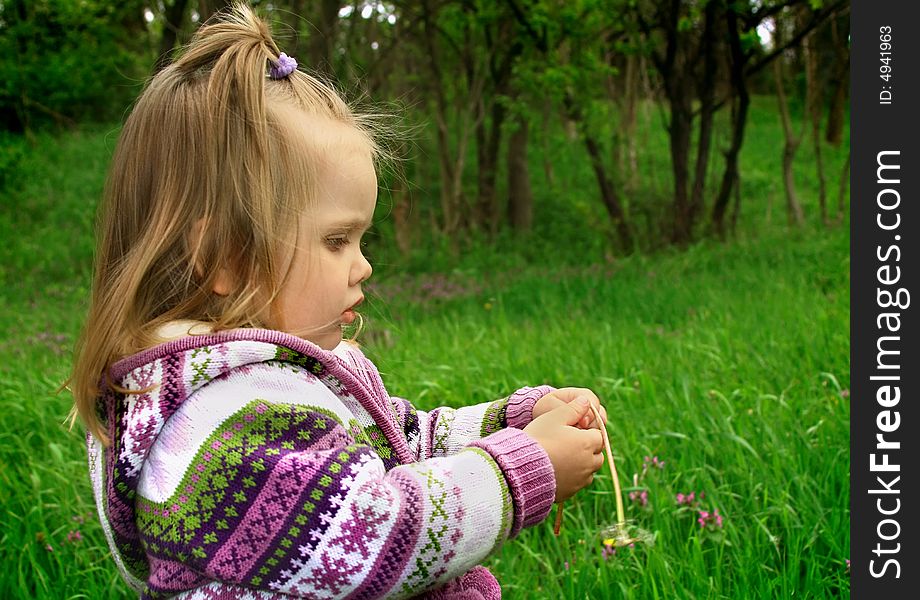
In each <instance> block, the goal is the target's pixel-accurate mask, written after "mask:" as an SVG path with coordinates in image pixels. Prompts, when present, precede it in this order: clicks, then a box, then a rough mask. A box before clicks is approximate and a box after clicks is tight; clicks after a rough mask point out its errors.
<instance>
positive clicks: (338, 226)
mask: <svg viewBox="0 0 920 600" xmlns="http://www.w3.org/2000/svg"><path fill="white" fill-rule="evenodd" d="M372 224H373V223H372V222H371V220H370V219H367V220H365V219H351V220H348V221H340V222H338V223H333V224H331V225H330V226H329V229H335V230H345V231H354V230H356V229H370V227H371V225H372Z"/></svg>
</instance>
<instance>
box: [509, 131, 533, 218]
mask: <svg viewBox="0 0 920 600" xmlns="http://www.w3.org/2000/svg"><path fill="white" fill-rule="evenodd" d="M516 124H517V129H515V130H514V132H513V133H512V134H511V137H510V138H509V140H508V221H509V222H510V223H511V228H512V229H513V230H514V231H515V232H519V233H524V232H528V231H530V228H531V226H532V225H533V193H532V191H531V189H530V171H529V170H528V167H527V141H528V135H529V129H530V125H529V123H528V122H527V118H526V117H523V116H518V118H517V119H516Z"/></svg>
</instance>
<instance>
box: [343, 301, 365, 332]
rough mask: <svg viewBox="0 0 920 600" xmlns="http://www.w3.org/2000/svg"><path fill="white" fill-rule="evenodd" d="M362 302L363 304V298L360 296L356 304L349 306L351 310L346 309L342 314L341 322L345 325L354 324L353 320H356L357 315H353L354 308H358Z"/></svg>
mask: <svg viewBox="0 0 920 600" xmlns="http://www.w3.org/2000/svg"><path fill="white" fill-rule="evenodd" d="M362 302H364V296H362V297H361V298H360V299H359V300H358V301H357V302H355V303H354V304H352V305H351V308H346V309H345V310H344V311H343V312H342V322H343V323H344V324H345V325H351V324H352V323H354V322H355V319H357V318H358V317H357V315H356V314H355V309H356V308H357V307H358V305H359V304H361V303H362Z"/></svg>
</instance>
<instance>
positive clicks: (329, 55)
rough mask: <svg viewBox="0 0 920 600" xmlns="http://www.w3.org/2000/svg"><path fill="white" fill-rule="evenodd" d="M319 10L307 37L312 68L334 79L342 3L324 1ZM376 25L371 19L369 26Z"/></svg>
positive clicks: (330, 0)
mask: <svg viewBox="0 0 920 600" xmlns="http://www.w3.org/2000/svg"><path fill="white" fill-rule="evenodd" d="M318 8H319V11H318V14H316V15H315V17H316V21H315V22H314V23H313V28H312V29H311V30H310V32H309V34H308V35H307V47H308V50H307V52H308V55H309V57H310V60H311V64H310V68H312V69H315V70H316V71H319V72H320V73H322V74H324V75H325V76H327V77H330V78H333V76H334V69H333V64H334V63H333V61H334V60H335V37H336V34H337V30H338V22H339V9H340V8H341V3H340V2H339V1H338V0H322V1H321V2H320V3H319V7H318ZM374 23H376V20H375V19H373V18H372V19H370V23H369V24H370V25H371V26H373V24H374Z"/></svg>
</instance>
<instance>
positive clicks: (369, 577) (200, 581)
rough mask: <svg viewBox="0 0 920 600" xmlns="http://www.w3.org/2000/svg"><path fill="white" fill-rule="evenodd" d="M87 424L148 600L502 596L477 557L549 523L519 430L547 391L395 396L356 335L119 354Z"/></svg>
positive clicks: (119, 529)
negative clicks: (95, 423)
mask: <svg viewBox="0 0 920 600" xmlns="http://www.w3.org/2000/svg"><path fill="white" fill-rule="evenodd" d="M110 377H111V378H112V380H113V381H115V382H118V384H119V385H121V386H122V387H123V388H125V389H127V390H131V391H132V392H134V393H127V394H125V393H115V392H112V391H108V392H106V393H105V394H104V395H103V397H102V398H101V400H100V416H101V417H102V418H103V420H104V422H105V423H106V426H107V428H108V434H109V437H110V439H111V441H112V443H111V445H110V446H108V447H104V446H103V445H102V444H101V443H100V442H99V440H97V439H95V438H94V437H93V436H91V435H90V436H88V437H87V445H88V449H89V464H90V473H91V478H92V481H93V488H94V493H95V498H96V504H97V508H98V510H99V517H100V520H101V521H102V525H103V530H104V531H105V534H106V538H107V539H108V543H109V546H110V547H111V549H112V553H113V555H114V557H115V561H116V563H117V564H118V567H119V570H120V571H121V573H122V575H123V577H124V578H125V579H126V581H127V582H128V583H129V584H130V585H131V586H132V587H133V588H135V589H136V590H137V591H138V592H139V593H140V595H141V598H182V599H184V600H188V599H192V598H260V599H261V598H278V599H281V598H290V597H303V598H378V597H398V598H402V597H413V596H419V595H426V594H427V597H431V598H465V599H469V600H478V599H492V598H499V597H500V595H501V591H500V588H499V586H498V584H497V582H496V581H495V578H494V577H492V575H491V574H490V573H489V572H488V571H487V570H486V569H485V568H483V567H479V566H476V565H477V564H478V563H479V562H481V561H482V560H483V559H484V558H485V557H486V556H487V555H488V554H490V553H491V552H493V551H494V550H496V549H497V548H498V547H499V546H500V545H501V544H502V543H503V542H504V541H505V540H506V539H508V538H509V537H511V536H514V535H516V534H517V533H518V532H519V531H520V530H521V528H523V527H527V526H530V525H534V524H536V523H539V522H540V521H542V520H543V519H544V518H545V517H546V515H547V514H548V513H549V510H550V508H551V505H552V501H553V498H554V495H555V480H554V477H553V470H552V465H551V463H550V461H549V458H548V457H547V455H546V453H545V452H544V451H543V449H542V448H541V447H540V446H539V445H538V444H537V443H536V442H535V441H534V440H533V439H532V438H530V437H529V436H528V435H527V434H525V433H524V432H523V431H521V430H520V428H522V427H523V426H524V425H526V424H527V423H528V422H529V421H530V420H531V418H532V410H533V406H534V404H535V402H536V401H537V400H538V399H539V398H540V397H542V396H543V395H544V394H546V393H548V392H550V391H551V390H552V388H550V387H548V386H540V387H534V388H522V389H520V390H518V391H517V392H515V393H514V394H512V395H511V396H510V397H508V398H506V399H503V400H498V401H495V402H491V403H486V404H480V405H476V406H469V407H464V408H459V409H451V408H439V409H435V410H433V411H430V412H423V411H420V410H417V409H415V408H414V407H413V406H412V405H411V404H410V403H409V402H407V401H406V400H403V399H400V398H395V397H390V396H389V395H388V394H387V392H386V389H385V388H384V386H383V382H382V381H381V379H380V375H379V373H378V371H377V369H376V368H375V367H374V365H373V364H372V363H371V362H370V361H369V360H368V359H367V358H366V357H365V356H364V355H363V354H362V353H361V352H360V350H358V349H357V348H356V347H355V346H353V345H352V344H349V343H346V342H343V343H342V344H341V345H340V346H339V347H338V348H336V350H335V351H332V352H330V351H326V350H323V349H321V348H319V347H318V346H316V345H314V344H311V343H310V342H306V341H304V340H302V339H300V338H296V337H293V336H290V335H287V334H283V333H280V332H277V331H269V330H257V329H247V330H235V331H228V332H222V333H217V334H208V335H196V336H190V337H184V338H182V339H179V340H175V341H172V342H168V343H165V344H162V345H160V346H157V347H155V348H153V349H151V350H148V351H146V352H143V353H141V354H138V355H135V356H132V357H129V358H126V359H124V360H122V361H120V362H118V363H116V364H115V365H114V366H113V368H112V370H111V373H110Z"/></svg>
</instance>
